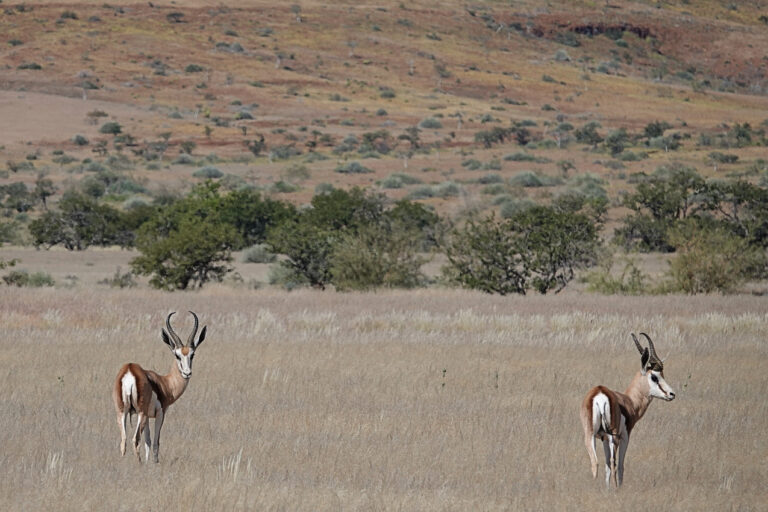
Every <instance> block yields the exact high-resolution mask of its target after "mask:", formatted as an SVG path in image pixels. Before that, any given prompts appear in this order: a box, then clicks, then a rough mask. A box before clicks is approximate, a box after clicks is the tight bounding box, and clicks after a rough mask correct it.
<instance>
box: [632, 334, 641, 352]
mask: <svg viewBox="0 0 768 512" xmlns="http://www.w3.org/2000/svg"><path fill="white" fill-rule="evenodd" d="M630 334H632V340H633V341H634V342H635V346H636V347H637V351H638V352H640V355H643V347H641V346H640V342H639V341H637V336H635V333H630ZM640 334H642V333H640Z"/></svg>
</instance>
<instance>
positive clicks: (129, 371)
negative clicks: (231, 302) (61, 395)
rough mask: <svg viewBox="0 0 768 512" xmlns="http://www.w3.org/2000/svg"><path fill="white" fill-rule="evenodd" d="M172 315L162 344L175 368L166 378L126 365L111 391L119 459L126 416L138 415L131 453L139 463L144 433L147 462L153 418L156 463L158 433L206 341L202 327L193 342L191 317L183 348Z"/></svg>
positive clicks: (164, 331) (166, 321) (156, 457)
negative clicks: (116, 424) (116, 426)
mask: <svg viewBox="0 0 768 512" xmlns="http://www.w3.org/2000/svg"><path fill="white" fill-rule="evenodd" d="M190 313H192V311H190ZM174 314H175V311H174V312H173V313H171V314H170V315H168V318H166V320H165V325H166V327H167V328H168V330H167V331H166V330H165V329H163V330H162V338H163V342H165V344H166V345H168V347H169V348H170V349H171V352H173V356H174V357H175V358H176V364H174V365H173V367H171V371H170V372H169V373H168V375H158V374H157V373H155V372H153V371H152V370H145V369H143V368H142V367H141V366H139V365H138V364H135V363H127V364H124V365H123V366H122V367H121V368H120V371H119V372H117V378H116V379H115V386H114V388H113V390H112V398H113V400H114V402H115V410H116V411H117V423H118V424H119V425H120V454H121V455H125V441H126V435H125V430H126V428H127V426H128V416H129V415H131V414H138V420H137V422H136V430H135V431H134V433H133V451H134V453H135V454H136V458H138V459H139V462H141V456H140V455H139V442H140V440H141V434H142V432H144V443H145V452H146V455H145V460H146V461H147V462H148V461H149V447H150V445H151V444H152V440H151V437H150V434H149V418H155V444H154V445H153V446H152V448H153V452H154V458H155V462H158V454H159V451H160V429H161V428H163V420H164V418H165V415H166V412H167V410H168V407H170V406H171V404H172V403H173V402H175V401H176V400H178V399H179V397H180V396H181V395H182V394H183V393H184V390H185V389H187V384H189V378H190V377H191V376H192V358H193V357H194V356H195V350H197V347H199V346H200V344H201V343H202V342H203V340H204V339H205V331H206V329H207V326H204V327H203V330H202V331H200V336H199V337H198V338H197V340H195V334H197V326H198V320H197V315H196V314H194V313H192V316H193V317H194V318H195V326H194V328H193V329H192V334H190V335H189V339H188V340H187V344H186V345H184V343H182V342H181V338H179V335H178V334H176V332H175V331H174V330H173V328H172V327H171V317H172V316H173V315H174Z"/></svg>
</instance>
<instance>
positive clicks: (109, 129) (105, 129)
mask: <svg viewBox="0 0 768 512" xmlns="http://www.w3.org/2000/svg"><path fill="white" fill-rule="evenodd" d="M122 131H123V128H122V126H120V123H118V122H116V121H109V122H107V123H104V124H103V125H101V128H99V133H105V134H108V135H118V134H119V133H121V132H122Z"/></svg>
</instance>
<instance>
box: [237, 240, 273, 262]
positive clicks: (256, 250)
mask: <svg viewBox="0 0 768 512" xmlns="http://www.w3.org/2000/svg"><path fill="white" fill-rule="evenodd" d="M275 261H277V255H276V254H275V253H273V252H272V251H271V250H270V246H269V245H267V244H256V245H254V246H253V247H251V248H249V249H247V250H246V251H245V253H244V254H243V263H274V262H275Z"/></svg>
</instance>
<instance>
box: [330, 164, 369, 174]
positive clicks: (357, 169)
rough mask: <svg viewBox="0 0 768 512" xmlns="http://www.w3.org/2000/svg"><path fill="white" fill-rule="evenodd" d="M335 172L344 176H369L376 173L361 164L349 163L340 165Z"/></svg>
mask: <svg viewBox="0 0 768 512" xmlns="http://www.w3.org/2000/svg"><path fill="white" fill-rule="evenodd" d="M334 170H335V171H336V172H340V173H342V174H368V173H372V172H374V171H373V169H369V168H368V167H365V166H364V165H362V164H361V163H360V162H349V163H347V164H344V165H339V166H338V167H336V169H334Z"/></svg>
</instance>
